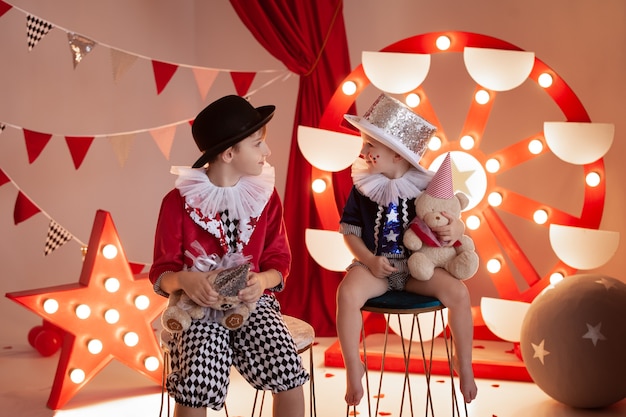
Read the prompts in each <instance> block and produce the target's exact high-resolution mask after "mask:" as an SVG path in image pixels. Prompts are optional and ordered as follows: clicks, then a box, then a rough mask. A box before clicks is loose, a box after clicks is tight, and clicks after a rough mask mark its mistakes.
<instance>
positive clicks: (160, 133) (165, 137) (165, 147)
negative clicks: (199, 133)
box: [150, 125, 176, 161]
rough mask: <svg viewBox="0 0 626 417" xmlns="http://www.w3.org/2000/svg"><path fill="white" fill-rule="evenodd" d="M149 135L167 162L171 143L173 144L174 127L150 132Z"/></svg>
mask: <svg viewBox="0 0 626 417" xmlns="http://www.w3.org/2000/svg"><path fill="white" fill-rule="evenodd" d="M150 134H151V135H152V139H154V142H155V143H156V144H157V146H158V147H159V149H160V150H161V153H162V154H163V155H164V156H165V159H167V160H168V161H169V159H170V151H171V150H172V143H173V142H174V136H175V135H176V125H172V126H166V127H161V128H158V129H154V130H151V131H150Z"/></svg>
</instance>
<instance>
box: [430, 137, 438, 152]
mask: <svg viewBox="0 0 626 417" xmlns="http://www.w3.org/2000/svg"><path fill="white" fill-rule="evenodd" d="M428 149H430V150H431V151H438V150H439V149H441V138H440V137H439V136H433V137H432V138H430V141H429V142H428Z"/></svg>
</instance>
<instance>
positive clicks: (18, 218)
mask: <svg viewBox="0 0 626 417" xmlns="http://www.w3.org/2000/svg"><path fill="white" fill-rule="evenodd" d="M40 211H41V210H39V207H37V206H36V205H35V203H33V202H32V201H30V199H29V198H28V197H26V195H25V194H24V193H22V192H21V191H19V192H18V193H17V199H16V200H15V208H14V210H13V221H14V222H15V224H16V225H18V224H20V223H21V222H23V221H24V220H27V219H30V218H31V217H33V216H34V215H35V214H37V213H39V212H40Z"/></svg>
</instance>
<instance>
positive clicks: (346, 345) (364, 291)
mask: <svg viewBox="0 0 626 417" xmlns="http://www.w3.org/2000/svg"><path fill="white" fill-rule="evenodd" d="M387 286H388V283H387V280H386V279H379V278H376V277H374V276H373V275H372V274H371V273H370V272H369V271H368V270H367V269H366V268H364V267H361V266H354V267H352V268H351V269H350V270H349V271H348V273H347V274H346V276H345V277H344V278H343V280H342V281H341V283H340V284H339V288H338V290H337V336H338V338H339V344H340V346H341V353H342V355H343V362H344V365H345V367H346V395H345V400H346V403H347V404H348V405H357V404H359V402H360V401H361V399H362V398H363V382H362V379H363V375H364V374H365V368H364V365H363V362H362V361H361V355H360V353H359V345H360V340H361V327H362V322H361V307H363V305H364V304H365V302H366V301H367V300H369V299H370V298H372V297H376V296H378V295H381V294H384V293H385V292H386V291H387Z"/></svg>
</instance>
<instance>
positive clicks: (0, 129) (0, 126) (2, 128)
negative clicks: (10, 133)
mask: <svg viewBox="0 0 626 417" xmlns="http://www.w3.org/2000/svg"><path fill="white" fill-rule="evenodd" d="M6 127H7V125H5V124H4V123H0V135H1V134H2V132H4V129H6Z"/></svg>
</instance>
